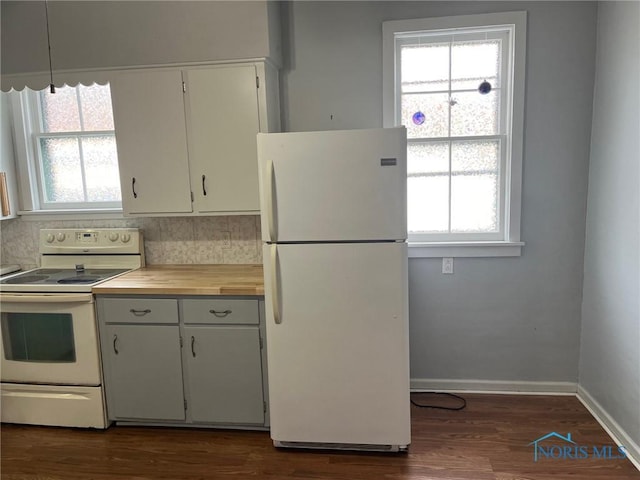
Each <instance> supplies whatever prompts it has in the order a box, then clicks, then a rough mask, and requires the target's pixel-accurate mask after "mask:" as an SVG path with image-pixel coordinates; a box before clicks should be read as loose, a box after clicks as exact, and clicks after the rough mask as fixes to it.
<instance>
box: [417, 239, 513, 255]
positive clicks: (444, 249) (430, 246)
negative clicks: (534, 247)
mask: <svg viewBox="0 0 640 480" xmlns="http://www.w3.org/2000/svg"><path fill="white" fill-rule="evenodd" d="M523 246H524V242H409V258H441V257H519V256H521V255H522V247H523Z"/></svg>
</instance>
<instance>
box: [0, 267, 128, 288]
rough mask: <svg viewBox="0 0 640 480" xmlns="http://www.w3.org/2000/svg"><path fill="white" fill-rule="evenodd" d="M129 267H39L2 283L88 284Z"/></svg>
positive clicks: (117, 273)
mask: <svg viewBox="0 0 640 480" xmlns="http://www.w3.org/2000/svg"><path fill="white" fill-rule="evenodd" d="M126 271H127V269H104V268H89V269H80V270H75V269H61V268H38V269H36V270H29V271H28V272H24V273H22V274H20V275H13V276H11V277H10V278H6V279H4V280H1V281H0V284H9V285H21V284H32V285H52V284H56V285H57V284H59V285H72V284H80V285H87V284H89V285H90V284H93V283H96V282H99V281H101V280H106V279H107V278H110V277H113V276H114V275H119V274H121V273H124V272H126Z"/></svg>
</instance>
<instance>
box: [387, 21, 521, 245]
mask: <svg viewBox="0 0 640 480" xmlns="http://www.w3.org/2000/svg"><path fill="white" fill-rule="evenodd" d="M485 39H487V40H496V39H499V40H501V52H500V58H501V64H500V72H499V75H500V83H499V85H500V86H499V87H497V88H494V89H492V91H495V92H496V93H497V94H498V95H499V102H500V105H499V109H498V112H497V115H498V125H497V133H498V134H497V135H477V136H454V135H451V106H449V108H448V110H449V113H448V116H449V121H448V127H447V130H448V135H443V136H436V137H411V138H408V139H407V143H408V144H411V143H416V144H418V143H428V142H431V141H434V142H435V141H438V142H448V144H449V172H447V173H443V174H441V175H443V176H447V177H448V178H449V191H448V195H449V202H448V211H447V218H448V230H449V231H448V232H442V233H441V232H416V231H409V232H408V240H409V241H410V242H445V241H492V240H493V241H496V240H505V239H506V238H507V237H508V223H507V222H508V215H507V209H506V206H507V205H508V204H509V193H510V192H509V189H508V182H507V176H508V171H507V165H508V164H509V162H510V158H509V157H510V152H511V148H510V145H511V140H510V134H511V125H512V117H511V112H512V108H513V101H512V78H511V71H512V69H513V60H512V56H513V46H512V43H513V26H496V27H478V28H475V29H474V28H471V29H464V30H463V31H461V32H460V33H449V32H447V33H445V34H443V32H442V31H434V32H430V31H419V32H411V33H396V34H395V36H394V42H395V45H394V51H395V71H394V76H395V87H394V97H395V102H394V104H395V108H394V117H395V122H394V123H395V124H396V125H401V124H402V99H403V96H404V95H415V94H418V95H419V94H421V93H423V94H437V93H441V94H448V95H449V96H450V97H454V96H455V94H456V93H463V92H474V91H476V90H473V89H462V88H460V89H453V88H451V87H452V79H451V64H449V77H448V79H447V82H448V84H449V88H448V89H443V90H427V91H424V92H422V91H411V92H402V64H401V58H402V57H401V49H402V47H403V46H407V45H416V46H419V45H428V44H430V43H431V44H435V43H449V49H451V48H452V44H454V43H457V42H460V41H461V42H467V41H483V40H485ZM465 140H498V141H499V147H500V148H499V151H500V156H499V162H498V172H497V176H498V179H497V196H498V198H497V207H498V208H497V210H498V211H497V226H498V229H497V231H495V232H468V233H467V232H451V222H452V211H451V210H452V201H451V196H452V188H451V184H452V171H451V144H452V143H454V142H461V141H465ZM439 175H440V174H439ZM411 176H412V175H409V176H408V178H410V177H411Z"/></svg>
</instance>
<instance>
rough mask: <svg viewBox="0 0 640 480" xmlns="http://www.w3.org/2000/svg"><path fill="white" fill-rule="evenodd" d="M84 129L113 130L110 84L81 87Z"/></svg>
mask: <svg viewBox="0 0 640 480" xmlns="http://www.w3.org/2000/svg"><path fill="white" fill-rule="evenodd" d="M80 105H81V109H82V123H83V126H84V128H83V130H84V131H96V130H113V129H114V127H113V112H112V110H111V91H110V89H109V86H108V85H92V86H90V87H80Z"/></svg>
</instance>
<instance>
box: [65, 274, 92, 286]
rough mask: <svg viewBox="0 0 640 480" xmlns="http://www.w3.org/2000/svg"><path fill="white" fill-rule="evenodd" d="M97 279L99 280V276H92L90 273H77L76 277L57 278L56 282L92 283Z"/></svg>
mask: <svg viewBox="0 0 640 480" xmlns="http://www.w3.org/2000/svg"><path fill="white" fill-rule="evenodd" d="M98 280H100V277H92V276H91V275H78V276H77V277H67V278H61V279H60V280H58V283H61V284H69V283H93V282H97V281H98Z"/></svg>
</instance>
